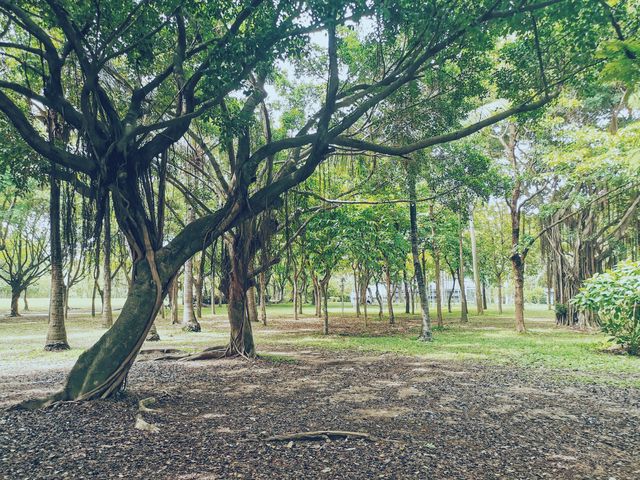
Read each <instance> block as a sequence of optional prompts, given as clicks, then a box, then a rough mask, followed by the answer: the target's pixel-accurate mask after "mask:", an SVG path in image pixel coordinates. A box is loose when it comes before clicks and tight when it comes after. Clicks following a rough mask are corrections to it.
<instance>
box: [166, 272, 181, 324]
mask: <svg viewBox="0 0 640 480" xmlns="http://www.w3.org/2000/svg"><path fill="white" fill-rule="evenodd" d="M169 303H170V304H171V324H172V325H177V324H178V323H180V320H179V319H178V276H177V275H176V278H174V279H173V281H172V282H171V287H170V288H169Z"/></svg>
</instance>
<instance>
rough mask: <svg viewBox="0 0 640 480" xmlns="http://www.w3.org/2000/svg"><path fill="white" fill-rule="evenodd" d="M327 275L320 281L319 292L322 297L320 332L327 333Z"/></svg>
mask: <svg viewBox="0 0 640 480" xmlns="http://www.w3.org/2000/svg"><path fill="white" fill-rule="evenodd" d="M329 278H331V277H329V275H325V277H324V278H323V279H322V280H321V281H320V285H319V287H320V288H319V294H320V296H321V297H322V333H323V334H324V335H329V302H328V299H329Z"/></svg>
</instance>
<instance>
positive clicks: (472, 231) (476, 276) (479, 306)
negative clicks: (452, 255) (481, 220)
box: [469, 205, 484, 315]
mask: <svg viewBox="0 0 640 480" xmlns="http://www.w3.org/2000/svg"><path fill="white" fill-rule="evenodd" d="M469 236H470V237H471V261H472V264H473V282H474V284H475V287H476V310H477V313H478V315H482V314H483V313H484V306H483V301H482V284H481V283H480V268H479V267H478V251H477V248H476V227H475V225H474V222H473V206H471V205H469Z"/></svg>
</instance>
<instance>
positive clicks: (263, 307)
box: [259, 272, 296, 327]
mask: <svg viewBox="0 0 640 480" xmlns="http://www.w3.org/2000/svg"><path fill="white" fill-rule="evenodd" d="M259 281H260V321H261V322H262V324H263V325H264V326H265V327H266V326H267V274H266V273H264V272H261V273H260V275H259ZM293 296H294V304H295V296H296V294H295V292H294V294H293ZM294 310H295V306H294Z"/></svg>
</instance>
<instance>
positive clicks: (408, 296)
mask: <svg viewBox="0 0 640 480" xmlns="http://www.w3.org/2000/svg"><path fill="white" fill-rule="evenodd" d="M402 283H403V284H404V313H406V314H409V313H411V294H410V293H409V282H407V270H406V269H403V270H402Z"/></svg>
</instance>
